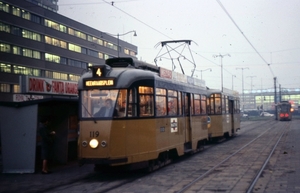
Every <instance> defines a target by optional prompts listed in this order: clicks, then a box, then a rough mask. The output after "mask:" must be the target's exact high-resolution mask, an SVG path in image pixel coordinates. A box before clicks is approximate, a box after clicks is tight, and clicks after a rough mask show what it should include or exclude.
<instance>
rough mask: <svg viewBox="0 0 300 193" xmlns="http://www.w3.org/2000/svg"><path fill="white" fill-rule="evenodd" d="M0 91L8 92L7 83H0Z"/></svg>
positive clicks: (8, 86)
mask: <svg viewBox="0 0 300 193" xmlns="http://www.w3.org/2000/svg"><path fill="white" fill-rule="evenodd" d="M0 92H10V85H9V84H0Z"/></svg>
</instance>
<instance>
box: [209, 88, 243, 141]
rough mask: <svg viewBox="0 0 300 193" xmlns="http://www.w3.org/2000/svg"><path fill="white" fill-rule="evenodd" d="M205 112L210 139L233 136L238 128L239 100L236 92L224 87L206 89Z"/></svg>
mask: <svg viewBox="0 0 300 193" xmlns="http://www.w3.org/2000/svg"><path fill="white" fill-rule="evenodd" d="M207 106H208V107H207V112H208V115H209V117H210V127H209V128H208V137H209V139H210V140H212V139H219V138H223V137H226V138H228V137H231V136H234V135H235V133H236V132H237V131H238V130H239V129H240V122H241V121H240V101H239V97H238V96H237V93H234V91H231V90H228V89H226V91H225V90H224V91H223V92H222V91H220V90H208V98H207Z"/></svg>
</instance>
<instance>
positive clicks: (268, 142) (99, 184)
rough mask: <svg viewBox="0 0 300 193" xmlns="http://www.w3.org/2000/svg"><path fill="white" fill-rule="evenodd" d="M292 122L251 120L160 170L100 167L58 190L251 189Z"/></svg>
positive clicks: (170, 191) (171, 190)
mask: <svg viewBox="0 0 300 193" xmlns="http://www.w3.org/2000/svg"><path fill="white" fill-rule="evenodd" d="M288 124H289V123H288V122H283V123H282V122H277V121H273V120H272V121H262V122H255V123H253V124H247V125H245V126H243V127H242V130H240V131H239V132H238V135H237V137H234V138H232V139H231V140H226V141H224V142H221V143H217V144H210V145H207V147H205V148H204V150H203V151H200V152H198V153H196V154H194V155H192V156H184V157H183V158H180V159H179V160H178V161H175V162H173V163H172V164H170V165H168V166H167V167H163V168H161V169H159V170H157V171H155V172H152V173H143V172H137V171H136V172H128V173H118V172H117V173H108V174H107V173H99V172H95V173H91V174H89V175H88V176H86V177H85V178H83V179H81V180H78V181H76V182H74V183H69V184H68V185H66V184H65V185H62V186H60V187H56V188H54V189H52V191H54V192H72V191H77V192H78V190H79V189H81V190H92V192H107V193H109V192H113V193H117V192H137V193H140V192H168V193H174V192H203V191H208V192H234V191H236V192H247V191H248V190H249V192H251V191H252V190H251V189H250V188H252V189H253V187H255V183H256V182H257V179H258V177H259V176H260V175H261V172H262V171H263V170H264V168H265V167H266V165H267V164H266V163H268V161H266V160H267V159H270V157H271V155H272V153H270V152H272V150H273V151H274V149H275V148H276V147H275V144H276V143H277V144H278V143H279V141H280V137H282V136H284V133H283V132H282V129H281V127H283V126H285V128H286V127H288ZM278 125H279V126H278ZM262 147H264V148H262ZM257 176H258V177H257ZM256 178H257V179H256ZM252 184H253V185H252ZM251 186H252V187H251ZM52 191H51V192H52ZM79 192H80V191H79ZM81 192H84V191H81Z"/></svg>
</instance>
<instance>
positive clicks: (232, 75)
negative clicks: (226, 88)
mask: <svg viewBox="0 0 300 193" xmlns="http://www.w3.org/2000/svg"><path fill="white" fill-rule="evenodd" d="M233 77H236V75H232V89H231V90H233Z"/></svg>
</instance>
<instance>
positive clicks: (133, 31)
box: [117, 30, 137, 58]
mask: <svg viewBox="0 0 300 193" xmlns="http://www.w3.org/2000/svg"><path fill="white" fill-rule="evenodd" d="M129 33H134V34H133V36H137V34H136V31H135V30H132V31H129V32H126V33H123V34H117V37H118V48H117V51H118V58H119V57H120V36H124V35H127V34H129Z"/></svg>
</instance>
